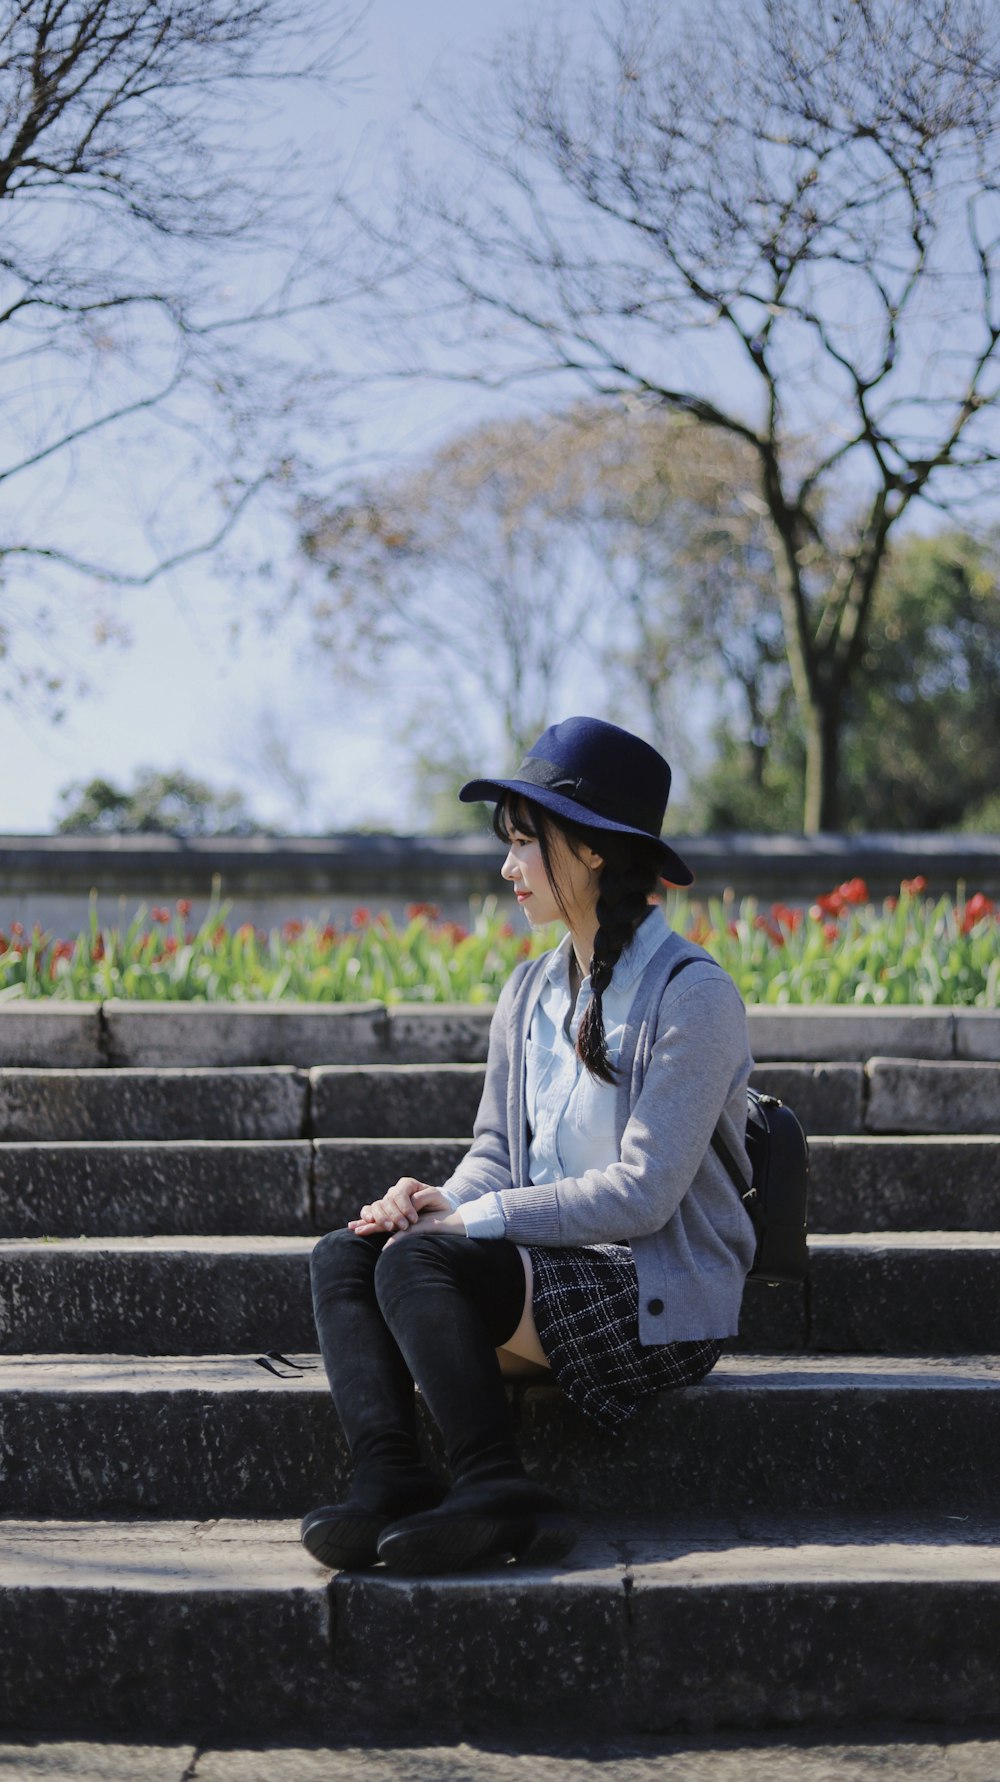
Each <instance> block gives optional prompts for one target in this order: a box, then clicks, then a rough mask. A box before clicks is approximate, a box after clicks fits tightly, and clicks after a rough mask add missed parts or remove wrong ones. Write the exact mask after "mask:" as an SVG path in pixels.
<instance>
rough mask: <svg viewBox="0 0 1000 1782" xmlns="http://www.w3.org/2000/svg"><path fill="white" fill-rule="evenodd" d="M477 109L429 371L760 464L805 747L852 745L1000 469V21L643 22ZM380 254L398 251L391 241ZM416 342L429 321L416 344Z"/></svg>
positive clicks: (678, 16)
mask: <svg viewBox="0 0 1000 1782" xmlns="http://www.w3.org/2000/svg"><path fill="white" fill-rule="evenodd" d="M594 43H595V39H594V37H593V35H591V36H586V35H583V34H580V33H577V34H575V35H573V36H571V35H559V34H558V33H554V34H552V35H551V36H550V37H549V39H547V40H545V39H543V37H542V35H541V34H540V33H539V32H537V31H533V32H532V33H530V34H529V35H528V36H527V37H525V38H523V39H522V40H521V41H520V43H515V44H514V45H512V46H511V47H510V48H509V49H505V50H504V51H502V52H501V53H500V55H499V56H498V58H497V62H496V64H495V68H494V71H493V75H492V77H491V79H490V80H489V82H488V84H487V86H486V88H485V90H484V91H483V92H482V93H481V94H480V95H479V96H478V97H473V98H471V99H466V98H465V97H464V95H463V94H460V93H452V94H449V95H448V98H447V104H446V106H442V108H441V110H442V112H443V113H444V115H445V120H446V121H445V123H444V124H442V126H441V127H442V128H443V129H445V130H446V132H447V133H448V134H449V135H450V136H451V137H452V138H453V140H454V141H455V144H456V150H457V152H456V153H455V154H454V155H453V156H452V158H451V166H452V168H453V169H454V175H453V178H452V180H451V183H450V184H449V183H448V182H447V181H445V182H440V181H439V182H438V183H437V185H436V186H432V185H431V184H430V183H429V182H427V181H426V180H425V181H420V180H418V179H416V178H414V177H410V178H409V179H408V180H407V183H406V186H405V192H404V199H403V203H402V205H401V206H400V210H399V213H398V214H397V215H395V216H394V217H393V218H392V220H391V223H390V224H388V225H387V226H386V227H385V228H384V230H383V231H382V238H383V239H384V240H385V241H386V243H387V244H391V245H393V246H394V247H396V248H397V250H398V251H400V252H402V251H403V250H402V248H400V245H399V244H404V246H405V244H406V243H407V242H408V243H409V244H410V252H411V255H412V262H413V273H412V278H411V281H410V287H409V298H408V301H409V304H410V311H411V314H413V315H419V316H420V317H421V318H422V319H423V318H426V317H428V316H437V317H439V318H440V328H439V335H438V338H439V342H440V345H441V348H442V349H443V350H442V351H441V352H440V354H439V355H438V356H437V357H436V358H435V357H434V356H433V354H431V355H428V354H427V353H424V354H423V355H421V354H420V352H419V350H413V349H412V348H411V351H412V352H413V363H414V366H417V365H421V366H422V367H423V368H424V369H425V370H426V369H427V368H428V366H430V367H432V368H436V369H437V370H438V371H439V372H440V373H441V374H442V375H446V376H448V377H449V378H455V377H458V376H461V375H463V374H464V375H465V376H467V377H470V378H478V379H479V380H480V381H481V382H483V383H485V384H487V385H489V386H500V385H511V384H518V383H520V382H521V381H523V380H527V379H531V380H533V382H534V384H535V385H537V383H538V380H539V379H544V378H549V379H556V380H557V381H559V380H561V387H562V388H565V387H566V384H567V380H568V381H569V383H570V384H576V385H580V384H583V385H584V386H585V387H586V388H587V389H588V390H589V391H590V392H591V393H596V394H598V395H608V396H614V397H621V396H626V397H631V398H632V399H633V400H634V401H637V402H639V403H649V404H651V405H654V406H655V405H662V406H664V407H665V408H667V409H669V410H671V411H673V412H675V413H678V414H681V415H684V416H686V417H688V418H689V419H690V420H691V421H693V422H695V423H697V424H699V425H703V426H706V427H708V428H710V429H713V430H716V431H718V430H722V431H724V432H726V433H727V434H729V435H730V436H731V437H732V438H733V439H734V440H735V441H737V442H739V444H740V445H741V446H742V447H743V448H745V450H746V451H747V453H748V454H750V456H751V457H752V459H753V462H754V466H755V490H754V492H755V496H756V499H757V500H758V502H759V503H760V506H761V515H762V518H763V519H764V520H765V522H766V525H767V528H768V530H769V533H770V537H771V550H772V552H773V557H774V562H775V566H776V570H777V576H776V589H775V595H774V601H775V604H776V610H777V612H778V614H779V616H780V621H781V626H782V631H783V644H784V650H785V653H786V655H787V660H788V665H789V672H790V676H791V682H792V686H793V689H794V695H795V700H796V704H797V708H798V712H799V718H800V724H801V728H802V731H803V733H804V738H805V748H806V771H805V796H804V819H805V826H806V828H807V829H808V830H818V829H830V828H836V827H837V826H838V825H839V824H840V822H841V820H842V816H843V809H842V804H841V792H842V786H843V763H842V739H843V734H844V727H845V724H846V722H847V717H848V712H849V710H850V698H851V692H852V688H853V687H854V685H855V683H856V680H857V677H858V675H859V673H860V671H861V668H862V664H863V661H864V658H865V652H866V648H867V643H868V633H869V629H870V625H871V620H872V612H873V602H874V597H875V593H876V589H877V587H878V582H879V578H880V575H881V574H882V571H883V568H884V565H885V561H886V556H887V552H888V549H889V545H890V541H891V539H892V537H893V534H894V532H895V529H896V528H897V527H898V526H899V524H900V522H901V521H902V520H903V518H904V516H905V515H906V514H907V513H908V512H909V511H910V510H911V508H912V507H913V504H914V503H915V502H918V501H922V502H924V503H925V504H937V505H938V506H940V507H942V508H945V509H951V510H953V511H958V509H959V508H960V505H961V503H962V502H965V501H968V500H972V499H974V498H975V494H976V489H977V487H978V486H980V482H977V479H980V481H981V479H982V478H983V476H984V475H985V474H987V473H988V472H989V471H990V468H991V467H992V465H993V464H994V463H995V461H996V458H997V447H996V426H995V419H994V415H993V411H994V407H995V403H996V399H997V391H998V378H997V369H998V359H1000V308H998V290H1000V229H998V225H997V207H996V194H997V189H998V183H1000V78H998V76H1000V14H998V12H997V9H996V8H995V7H992V6H989V5H985V4H982V3H981V0H844V3H843V4H840V5H833V4H831V5H822V6H806V5H803V4H802V3H801V0H740V3H738V4H733V3H732V0H729V3H727V0H706V3H705V4H704V5H701V6H699V7H698V8H697V9H694V8H691V9H686V10H685V11H683V12H682V11H681V10H680V9H678V8H664V7H658V6H656V5H654V4H641V3H638V4H626V5H623V6H622V7H620V8H619V10H618V13H617V23H607V22H606V23H605V26H604V29H603V30H602V31H601V32H600V33H599V35H598V38H597V43H596V48H595V47H594ZM374 233H376V234H377V233H378V231H377V230H375V231H374ZM404 320H405V318H401V323H400V326H401V328H402V325H403V321H404Z"/></svg>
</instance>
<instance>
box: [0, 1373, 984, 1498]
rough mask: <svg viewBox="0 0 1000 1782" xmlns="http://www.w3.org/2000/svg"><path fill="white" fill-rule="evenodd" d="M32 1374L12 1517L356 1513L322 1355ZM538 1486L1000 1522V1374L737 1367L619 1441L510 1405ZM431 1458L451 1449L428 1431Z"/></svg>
mask: <svg viewBox="0 0 1000 1782" xmlns="http://www.w3.org/2000/svg"><path fill="white" fill-rule="evenodd" d="M297 1359H298V1360H301V1361H302V1362H305V1363H307V1364H308V1363H312V1364H313V1366H312V1367H311V1368H309V1369H308V1371H302V1372H300V1373H297V1374H294V1375H293V1374H289V1375H288V1376H287V1377H286V1378H283V1379H277V1378H276V1377H275V1376H274V1375H273V1374H271V1373H267V1372H265V1371H264V1370H263V1369H262V1368H261V1367H259V1366H258V1365H257V1364H256V1361H255V1358H254V1357H253V1356H251V1355H229V1356H218V1355H213V1356H178V1357H170V1358H169V1359H162V1360H156V1359H150V1358H142V1357H133V1356H124V1355H106V1356H84V1355H71V1356H52V1355H49V1356H23V1357H18V1358H16V1359H13V1358H12V1359H10V1360H8V1361H6V1362H5V1363H4V1365H3V1368H2V1371H0V1504H2V1508H3V1513H4V1514H5V1515H8V1516H9V1515H45V1516H67V1515H68V1516H90V1517H101V1516H109V1515H111V1516H115V1515H117V1516H136V1515H144V1516H193V1517H208V1518H211V1517H214V1516H217V1515H218V1514H220V1513H225V1514H226V1515H228V1516H296V1515H301V1514H302V1513H303V1511H304V1510H305V1509H307V1508H308V1507H309V1506H310V1505H312V1504H315V1503H321V1502H326V1501H330V1499H331V1497H332V1498H336V1497H337V1496H338V1495H341V1494H342V1493H343V1491H344V1490H345V1488H346V1485H347V1481H348V1476H349V1473H348V1464H347V1457H346V1449H345V1446H344V1443H343V1439H342V1437H341V1434H340V1429H339V1425H338V1423H337V1419H336V1416H335V1413H334V1410H333V1406H332V1403H331V1401H330V1396H329V1392H328V1390H327V1386H326V1380H325V1376H324V1374H323V1372H322V1370H321V1368H319V1366H318V1357H317V1356H316V1355H315V1354H312V1355H307V1356H306V1355H304V1356H301V1357H297ZM512 1401H513V1406H514V1417H515V1427H516V1431H517V1437H518V1441H519V1444H520V1446H521V1449H522V1451H523V1453H524V1455H525V1459H526V1461H527V1464H528V1466H529V1468H530V1470H531V1471H532V1472H533V1473H534V1474H535V1475H536V1476H537V1477H539V1478H540V1479H543V1480H544V1481H545V1482H546V1483H547V1484H548V1485H550V1486H551V1487H552V1489H553V1490H556V1491H558V1492H560V1494H561V1495H563V1496H564V1497H565V1498H566V1500H567V1502H571V1503H573V1504H574V1505H575V1506H576V1507H577V1508H578V1509H580V1510H582V1511H586V1512H588V1513H590V1512H606V1513H611V1512H614V1513H616V1514H617V1513H620V1512H621V1511H623V1510H625V1509H631V1510H633V1511H643V1512H653V1511H663V1512H667V1511H668V1510H669V1511H670V1512H671V1513H675V1512H676V1513H680V1512H685V1513H686V1512H695V1511H703V1512H706V1513H707V1512H712V1513H719V1514H723V1513H725V1514H729V1513H734V1512H735V1510H736V1509H737V1508H744V1507H745V1508H752V1509H757V1510H762V1509H770V1510H772V1511H774V1512H779V1511H780V1512H787V1513H794V1512H796V1511H798V1510H803V1509H806V1508H808V1509H812V1510H817V1511H819V1510H823V1511H833V1510H852V1511H857V1512H862V1511H864V1512H867V1511H890V1510H892V1511H903V1510H906V1509H910V1510H914V1511H915V1510H918V1509H919V1510H920V1511H928V1512H930V1511H940V1512H943V1513H947V1514H949V1515H954V1516H957V1517H961V1516H965V1515H969V1514H984V1515H985V1514H991V1513H995V1511H996V1507H997V1506H996V1456H997V1452H998V1449H1000V1358H998V1357H995V1356H994V1357H975V1358H969V1357H962V1358H960V1359H954V1360H943V1359H941V1358H927V1357H920V1358H913V1359H901V1358H899V1357H873V1356H863V1357H858V1356H833V1357H823V1358H818V1357H808V1356H794V1357H793V1356H760V1355H726V1356H724V1357H723V1358H722V1360H721V1361H720V1362H719V1364H718V1366H717V1368H716V1369H715V1370H714V1372H713V1373H712V1374H711V1375H710V1376H709V1378H708V1379H707V1380H705V1381H703V1382H702V1383H701V1385H699V1386H694V1387H690V1388H689V1389H687V1390H686V1391H685V1392H683V1393H677V1394H672V1393H663V1394H661V1395H660V1396H659V1397H658V1398H656V1399H655V1400H653V1401H651V1402H650V1403H649V1404H648V1405H647V1406H646V1407H645V1408H644V1410H643V1412H642V1415H641V1417H639V1418H637V1419H636V1420H635V1421H633V1422H632V1423H631V1424H628V1425H626V1426H625V1427H624V1428H623V1429H621V1430H620V1431H618V1432H617V1434H616V1436H615V1439H614V1441H613V1442H609V1441H608V1438H607V1436H606V1435H604V1434H602V1433H601V1432H600V1431H597V1430H595V1429H594V1428H593V1426H591V1425H590V1424H588V1423H587V1422H586V1421H585V1420H584V1419H583V1418H582V1417H581V1416H580V1415H579V1414H578V1413H576V1412H574V1411H573V1410H572V1408H571V1407H570V1406H569V1404H568V1403H567V1401H566V1399H565V1398H564V1397H563V1395H562V1393H561V1392H559V1391H558V1390H557V1389H556V1388H554V1387H552V1386H550V1385H545V1384H542V1385H538V1384H535V1383H534V1381H532V1382H531V1383H528V1382H519V1383H517V1385H516V1386H514V1387H513V1388H512ZM425 1435H426V1436H427V1439H428V1442H429V1445H430V1448H431V1450H432V1451H434V1452H436V1453H437V1454H438V1458H440V1452H439V1444H438V1442H437V1440H436V1438H435V1436H434V1434H433V1432H432V1431H431V1429H430V1425H429V1424H425Z"/></svg>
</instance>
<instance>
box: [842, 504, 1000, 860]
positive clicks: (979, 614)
mask: <svg viewBox="0 0 1000 1782" xmlns="http://www.w3.org/2000/svg"><path fill="white" fill-rule="evenodd" d="M998 569H1000V564H998V560H997V556H996V552H995V550H994V549H991V548H990V547H989V546H987V545H984V544H982V543H979V542H977V541H976V540H974V539H972V538H970V537H968V536H967V535H963V534H961V533H943V534H938V535H937V536H936V537H933V538H913V539H909V540H908V541H907V543H906V545H905V546H903V547H902V548H901V549H900V550H898V551H896V552H895V553H894V554H893V556H892V557H891V559H890V562H889V566H888V569H887V573H886V575H885V577H884V579H883V582H882V584H881V586H880V588H879V593H878V597H877V599H876V602H875V608H874V613H873V619H872V624H871V629H870V632H869V636H868V643H867V648H866V650H865V655H864V658H863V661H862V665H861V669H860V672H859V675H858V680H857V683H856V687H855V690H854V694H853V696H852V701H851V710H850V713H849V716H848V722H847V743H846V749H845V778H846V784H847V799H848V803H849V809H850V812H851V817H852V819H853V821H854V822H855V823H856V824H860V825H863V826H864V827H868V828H872V829H955V828H958V827H959V826H965V827H971V826H980V824H981V827H982V828H984V829H985V828H988V827H990V826H991V824H990V823H989V822H988V821H987V820H986V819H987V816H988V809H989V806H990V803H991V802H993V803H994V804H995V800H996V792H997V787H998V786H1000V579H998ZM980 813H981V816H980ZM994 823H995V819H994Z"/></svg>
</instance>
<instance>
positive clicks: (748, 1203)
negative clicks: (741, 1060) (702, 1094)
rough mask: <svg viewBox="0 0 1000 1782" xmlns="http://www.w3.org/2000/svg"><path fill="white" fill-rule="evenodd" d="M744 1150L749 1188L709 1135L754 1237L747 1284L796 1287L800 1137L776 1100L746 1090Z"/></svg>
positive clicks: (803, 1196) (804, 1151)
mask: <svg viewBox="0 0 1000 1782" xmlns="http://www.w3.org/2000/svg"><path fill="white" fill-rule="evenodd" d="M746 1146H747V1155H748V1156H749V1158H750V1168H751V1170H752V1172H753V1173H752V1176H751V1179H750V1184H749V1186H747V1180H746V1176H745V1175H744V1174H743V1172H742V1170H741V1169H740V1166H739V1164H738V1163H737V1161H736V1159H735V1157H734V1156H733V1154H732V1152H731V1150H730V1149H729V1146H728V1145H727V1144H726V1142H725V1140H724V1139H723V1137H722V1135H721V1133H719V1132H718V1130H716V1131H715V1132H713V1134H712V1150H713V1151H714V1152H715V1155H716V1156H717V1157H718V1158H719V1160H720V1162H721V1163H723V1164H724V1165H725V1168H726V1172H727V1174H728V1175H729V1177H730V1180H731V1181H732V1183H733V1186H734V1187H735V1189H736V1192H737V1194H738V1195H739V1197H740V1199H741V1200H742V1202H743V1205H744V1206H745V1207H746V1210H747V1212H748V1213H749V1214H750V1217H751V1219H752V1220H753V1228H754V1231H755V1232H756V1234H757V1249H756V1252H755V1255H754V1259H753V1267H752V1268H751V1270H750V1273H749V1275H748V1276H747V1279H748V1280H750V1281H763V1282H764V1284H765V1286H768V1287H780V1286H782V1285H791V1286H798V1284H799V1283H800V1282H801V1281H804V1280H805V1278H806V1276H807V1275H808V1273H809V1252H808V1250H807V1247H806V1208H807V1202H808V1195H809V1145H808V1143H807V1140H806V1135H805V1133H804V1132H803V1130H802V1126H801V1123H800V1122H799V1120H798V1119H797V1118H796V1116H795V1115H794V1114H793V1113H792V1110H791V1108H786V1106H785V1104H784V1102H783V1101H779V1100H778V1098H777V1096H776V1095H761V1093H760V1092H759V1090H757V1089H748V1090H747V1137H746Z"/></svg>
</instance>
